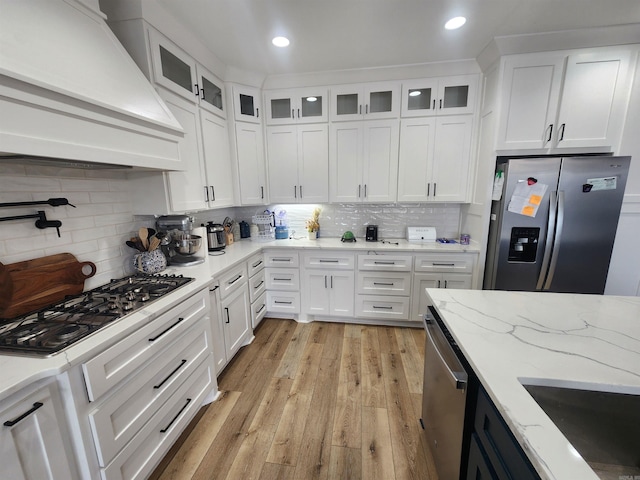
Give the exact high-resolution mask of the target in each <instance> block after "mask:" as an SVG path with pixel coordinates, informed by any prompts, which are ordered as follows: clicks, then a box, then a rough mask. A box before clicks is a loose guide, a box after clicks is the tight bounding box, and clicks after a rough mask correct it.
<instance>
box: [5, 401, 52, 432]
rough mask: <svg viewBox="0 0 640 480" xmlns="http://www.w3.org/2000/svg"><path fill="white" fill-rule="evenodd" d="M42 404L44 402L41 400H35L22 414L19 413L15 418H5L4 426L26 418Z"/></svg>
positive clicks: (12, 424)
mask: <svg viewBox="0 0 640 480" xmlns="http://www.w3.org/2000/svg"><path fill="white" fill-rule="evenodd" d="M43 405H44V403H42V402H36V403H34V404H33V407H32V408H30V409H29V410H27V411H26V412H24V413H23V414H22V415H20V416H19V417H18V418H16V419H15V420H7V421H6V422H4V426H5V427H13V426H14V425H15V424H16V423H18V422H19V421H21V420H24V419H25V418H27V417H28V416H29V415H31V414H32V413H33V412H35V411H36V410H38V409H39V408H40V407H42V406H43Z"/></svg>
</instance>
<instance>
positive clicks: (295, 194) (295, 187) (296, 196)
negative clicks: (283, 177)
mask: <svg viewBox="0 0 640 480" xmlns="http://www.w3.org/2000/svg"><path fill="white" fill-rule="evenodd" d="M293 198H298V186H297V185H294V186H293Z"/></svg>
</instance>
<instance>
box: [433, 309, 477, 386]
mask: <svg viewBox="0 0 640 480" xmlns="http://www.w3.org/2000/svg"><path fill="white" fill-rule="evenodd" d="M424 323H425V330H426V332H427V342H428V344H429V345H430V346H431V348H433V350H434V351H435V353H436V354H437V356H438V358H439V360H440V363H441V364H442V365H443V366H444V368H445V370H446V371H447V373H448V375H449V379H450V380H451V383H452V384H453V385H455V387H456V389H457V390H466V389H467V384H468V383H469V375H468V374H467V372H466V371H465V369H464V367H463V366H462V363H460V360H458V357H457V356H456V353H455V352H454V350H453V348H452V347H451V345H450V344H449V341H448V340H447V338H446V337H445V336H444V333H443V332H442V329H441V328H440V326H439V325H438V324H437V323H436V322H435V321H433V320H431V319H428V318H425V319H424Z"/></svg>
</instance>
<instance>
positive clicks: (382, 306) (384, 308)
mask: <svg viewBox="0 0 640 480" xmlns="http://www.w3.org/2000/svg"><path fill="white" fill-rule="evenodd" d="M373 308H377V309H382V310H393V307H390V306H388V305H374V306H373Z"/></svg>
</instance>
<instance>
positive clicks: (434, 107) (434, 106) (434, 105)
mask: <svg viewBox="0 0 640 480" xmlns="http://www.w3.org/2000/svg"><path fill="white" fill-rule="evenodd" d="M435 109H436V99H435V98H434V99H433V107H431V110H435Z"/></svg>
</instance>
